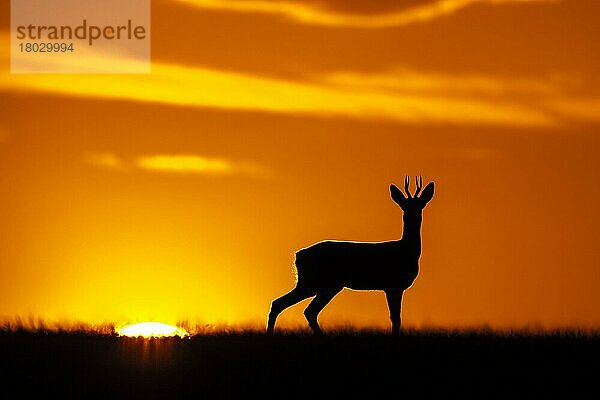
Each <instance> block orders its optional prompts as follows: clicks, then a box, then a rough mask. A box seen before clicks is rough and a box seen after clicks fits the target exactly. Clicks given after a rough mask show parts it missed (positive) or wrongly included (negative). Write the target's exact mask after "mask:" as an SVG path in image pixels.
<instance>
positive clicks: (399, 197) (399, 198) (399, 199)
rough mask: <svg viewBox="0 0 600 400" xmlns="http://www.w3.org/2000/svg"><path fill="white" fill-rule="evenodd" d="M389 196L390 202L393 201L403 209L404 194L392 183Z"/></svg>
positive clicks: (404, 203)
mask: <svg viewBox="0 0 600 400" xmlns="http://www.w3.org/2000/svg"><path fill="white" fill-rule="evenodd" d="M390 194H391V195H392V200H394V202H395V203H396V204H398V205H399V206H400V207H401V208H404V206H405V205H406V197H405V196H404V193H402V191H401V190H400V189H398V187H397V186H396V185H394V184H393V183H392V184H391V185H390Z"/></svg>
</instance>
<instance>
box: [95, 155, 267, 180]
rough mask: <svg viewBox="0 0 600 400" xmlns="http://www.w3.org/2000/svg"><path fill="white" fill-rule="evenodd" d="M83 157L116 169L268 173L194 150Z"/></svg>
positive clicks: (227, 174)
mask: <svg viewBox="0 0 600 400" xmlns="http://www.w3.org/2000/svg"><path fill="white" fill-rule="evenodd" d="M84 160H85V162H86V163H88V164H90V165H92V166H94V167H97V168H102V169H109V170H118V171H126V170H127V171H131V170H137V171H145V172H155V173H166V174H168V173H175V174H189V175H216V176H229V175H244V176H249V177H254V178H265V177H268V176H269V171H268V170H267V169H266V168H264V167H263V166H261V165H259V164H256V163H252V162H245V161H233V160H229V159H226V158H216V157H206V156H203V155H198V154H153V155H143V156H138V157H135V158H134V159H131V160H125V159H123V158H121V157H119V156H118V155H116V154H114V153H110V152H104V153H89V154H86V155H85V157H84Z"/></svg>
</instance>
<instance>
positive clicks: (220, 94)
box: [0, 58, 557, 163]
mask: <svg viewBox="0 0 600 400" xmlns="http://www.w3.org/2000/svg"><path fill="white" fill-rule="evenodd" d="M56 60H65V58H57V59H56ZM44 62H46V61H44ZM64 62H66V61H64ZM68 62H71V63H72V62H80V63H84V64H85V63H93V62H96V60H94V59H86V58H78V59H74V60H70V59H69V60H68ZM104 62H120V63H124V62H129V63H134V62H135V61H132V60H112V61H111V60H104ZM348 77H350V78H348ZM424 77H425V78H426V79H428V80H429V81H431V82H432V83H431V84H430V85H431V90H429V89H428V90H423V88H422V87H421V88H419V85H418V84H413V86H414V90H411V91H409V90H396V91H394V90H390V87H389V85H387V84H385V85H382V84H381V82H378V81H377V80H381V79H384V80H389V79H395V78H382V77H381V76H379V77H376V78H373V77H372V76H369V75H362V76H358V75H349V74H346V75H345V77H344V76H341V78H340V77H339V76H338V77H337V78H336V77H335V76H334V77H331V76H325V77H321V76H315V77H314V78H313V79H311V80H310V81H303V82H300V81H289V80H284V79H279V78H268V77H262V76H256V75H252V74H245V73H234V72H222V71H219V70H214V69H208V68H191V67H186V66H180V65H172V64H164V63H154V65H153V66H152V73H151V74H148V75H61V74H49V75H43V74H41V75H40V74H22V75H9V74H0V89H3V90H11V91H38V92H49V93H54V94H62V95H72V96H81V97H93V98H109V99H127V100H133V101H142V102H152V103H163V104H171V105H178V106H188V107H211V108H221V109H233V110H245V111H260V112H270V113H283V114H307V115H317V116H337V117H351V118H361V119H384V120H392V121H398V122H403V123H412V124H431V123H434V124H443V123H452V124H465V123H468V124H473V123H475V124H486V125H505V126H532V125H533V126H540V125H541V126H551V125H554V124H556V122H557V121H556V118H555V116H554V115H553V114H551V113H548V112H546V111H545V110H543V109H540V108H539V107H537V106H534V107H532V106H531V105H529V104H526V103H523V104H518V103H515V102H514V101H512V100H510V99H499V98H493V99H489V98H484V97H481V96H464V95H457V94H456V93H451V92H449V91H446V90H443V88H444V87H447V86H451V85H454V86H459V84H460V83H462V82H455V83H452V78H451V76H448V77H446V78H444V79H445V81H443V82H440V78H439V76H435V75H430V76H429V77H426V76H425V75H423V74H421V75H417V76H416V77H413V78H411V77H410V76H409V73H406V74H404V76H403V79H407V81H411V79H412V81H413V82H415V81H416V80H418V79H421V80H423V79H425V78H424ZM460 79H462V78H460ZM421 86H422V85H421ZM98 161H99V162H100V160H98ZM102 162H105V163H106V162H108V163H110V162H111V161H108V160H103V161H102Z"/></svg>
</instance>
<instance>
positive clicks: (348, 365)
mask: <svg viewBox="0 0 600 400" xmlns="http://www.w3.org/2000/svg"><path fill="white" fill-rule="evenodd" d="M75 328H76V327H75ZM105 328H106V329H107V330H109V328H108V327H105ZM599 356H600V334H599V333H598V332H582V331H575V330H561V331H545V332H529V331H512V332H511V331H505V332H495V331H491V330H406V331H404V332H403V334H401V335H400V336H398V337H392V336H390V335H389V332H387V331H385V330H349V329H347V328H339V329H334V330H329V331H328V333H327V334H326V335H324V336H322V337H315V336H313V335H312V334H310V333H309V332H308V330H287V331H286V330H284V331H279V332H278V333H277V334H275V335H273V336H267V335H265V334H263V333H262V331H258V330H256V329H252V328H247V329H237V330H236V329H223V330H220V331H219V330H211V331H206V332H203V333H197V334H195V335H193V336H191V337H190V338H185V339H181V338H166V339H141V338H126V337H118V336H117V335H116V334H114V333H110V332H109V333H106V331H104V332H102V331H100V330H91V329H87V330H86V329H71V330H65V329H63V330H62V331H61V330H51V329H41V328H40V327H37V328H25V327H23V326H21V327H18V326H16V325H12V326H10V325H5V326H4V327H3V328H2V329H0V360H2V361H1V362H2V364H4V365H3V368H2V370H3V371H7V372H4V376H3V378H4V379H5V380H4V379H3V380H4V382H5V384H3V390H5V391H7V390H10V391H12V392H13V393H16V394H19V395H20V396H23V397H25V398H29V397H31V396H40V395H43V396H44V397H47V396H50V395H54V394H56V395H58V396H63V397H64V396H68V397H77V398H129V399H131V398H142V397H143V398H165V397H172V398H190V397H197V398H242V397H243V398H255V397H261V398H342V397H346V398H358V397H362V398H374V397H380V396H392V397H394V398H399V397H407V396H417V397H430V398H431V397H433V398H446V397H449V396H452V397H454V396H456V395H460V396H462V397H477V398H506V397H509V396H510V397H517V398H521V397H531V398H539V397H541V396H552V397H557V396H559V397H562V398H586V397H587V395H588V394H591V393H596V394H597V393H598V389H600V383H599V382H598V380H597V372H598V371H599V367H600V365H599V363H600V362H599V359H600V357H599ZM9 393H10V392H9Z"/></svg>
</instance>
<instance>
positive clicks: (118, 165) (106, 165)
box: [85, 153, 125, 170]
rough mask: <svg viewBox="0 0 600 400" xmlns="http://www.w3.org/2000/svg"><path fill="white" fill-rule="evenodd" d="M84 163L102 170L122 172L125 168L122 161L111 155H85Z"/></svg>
mask: <svg viewBox="0 0 600 400" xmlns="http://www.w3.org/2000/svg"><path fill="white" fill-rule="evenodd" d="M85 161H86V162H87V163H88V164H90V165H93V166H95V167H99V168H103V169H112V170H122V169H124V168H125V165H124V163H123V161H121V159H120V158H119V157H118V156H117V155H115V154H113V153H89V154H86V155H85Z"/></svg>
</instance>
